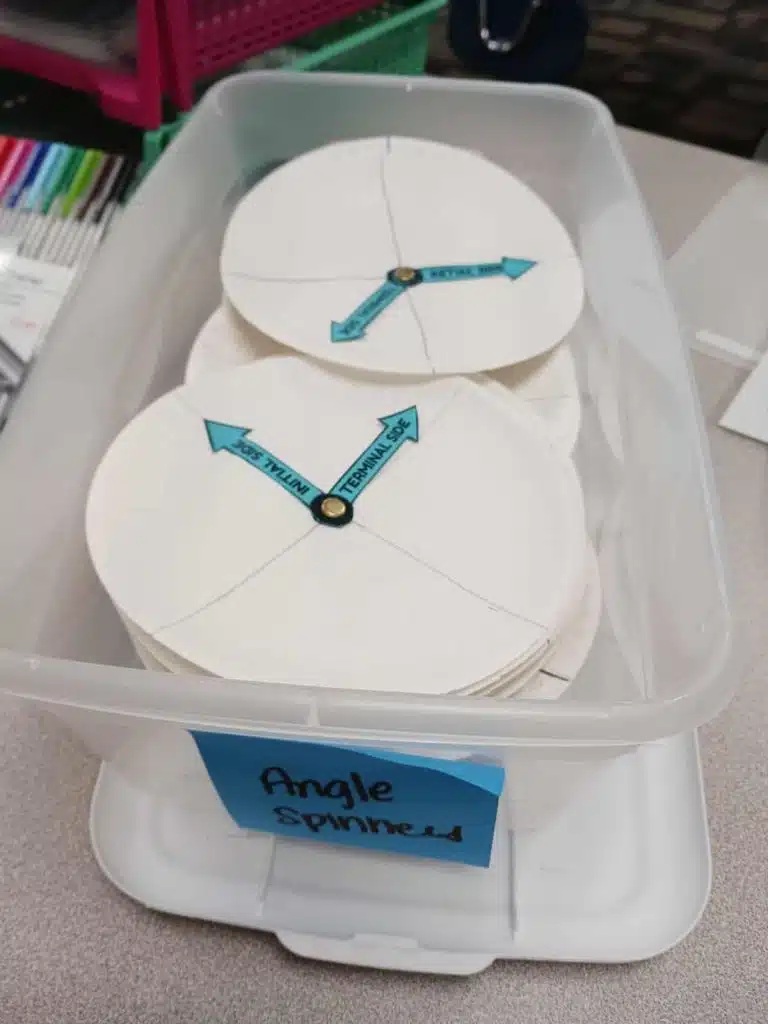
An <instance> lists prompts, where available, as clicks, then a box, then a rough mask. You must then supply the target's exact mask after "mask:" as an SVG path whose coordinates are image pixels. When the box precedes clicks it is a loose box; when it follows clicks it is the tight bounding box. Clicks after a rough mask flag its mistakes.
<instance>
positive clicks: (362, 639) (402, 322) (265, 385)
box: [86, 137, 601, 699]
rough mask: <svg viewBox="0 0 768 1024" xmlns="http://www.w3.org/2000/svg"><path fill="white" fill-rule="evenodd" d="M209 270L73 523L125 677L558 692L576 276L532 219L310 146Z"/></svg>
mask: <svg viewBox="0 0 768 1024" xmlns="http://www.w3.org/2000/svg"><path fill="white" fill-rule="evenodd" d="M457 195H461V197H462V201H461V203H458V204H457V202H456V196H457ZM220 269H221V281H222V289H223V297H222V302H221V305H220V307H219V308H218V309H217V310H216V311H215V312H214V313H213V315H212V316H211V317H210V319H209V320H208V322H207V323H206V324H205V325H204V326H203V328H202V330H201V331H200V333H199V335H198V336H197V337H196V338H192V337H191V338H190V339H189V342H190V353H189V359H188V363H187V368H186V378H185V381H184V383H183V384H182V385H181V386H180V387H177V388H176V389H175V390H173V391H170V392H169V393H167V394H165V395H164V396H163V397H161V398H160V399H159V400H157V401H156V402H155V403H154V404H152V405H150V406H149V407H147V408H146V409H144V410H143V411H141V412H140V413H139V414H138V415H137V416H136V417H135V418H134V419H133V420H132V421H131V422H130V423H128V425H127V426H126V427H125V428H124V429H123V430H122V432H121V433H120V434H119V435H118V436H117V438H116V439H115V440H114V441H113V443H112V444H111V445H110V447H109V449H108V450H107V451H106V453H105V454H104V456H103V458H102V460H101V462H100V465H99V466H98V469H97V471H96V473H95V476H94V478H93V482H92V485H91V489H90V494H89V498H88V503H87V509H86V537H87V543H88V547H89V551H90V555H91V559H92V562H93V565H94V567H95V569H96V572H97V574H98V576H99V578H100V580H101V583H102V585H103V586H104V588H105V590H106V591H107V593H108V595H109V597H110V599H111V601H112V602H113V604H114V606H115V607H116V609H117V610H118V612H119V613H120V615H121V617H122V619H123V621H124V623H125V625H126V628H127V629H128V631H129V633H130V635H131V638H132V640H133V643H134V645H135V648H136V651H137V653H138V655H139V657H140V658H141V659H142V661H143V663H144V664H145V665H146V666H147V667H148V668H151V669H153V670H161V671H167V672H171V673H181V674H187V673H194V674H202V675H209V676H222V677H226V678H234V679H243V680H254V681H258V682H269V683H273V684H280V685H283V686H296V685H301V686H314V687H333V688H352V689H355V690H367V691H375V692H389V693H393V692H395V693H403V692H407V693H412V694H420V695H432V696H439V695H447V694H452V695H463V696H467V697H471V696H492V697H496V698H498V699H505V698H513V697H516V696H518V695H524V696H525V697H526V698H541V699H553V698H557V697H559V696H561V695H562V694H563V692H564V691H565V689H566V688H567V687H568V685H569V683H570V682H571V681H572V680H573V678H574V677H575V676H576V674H577V673H578V672H579V669H580V668H581V666H582V665H583V664H584V662H585V660H586V657H587V654H588V652H589V650H590V647H591V645H592V642H593V639H594V637H595V634H596V632H597V627H598V622H599V619H600V614H601V588H600V579H599V574H598V571H597V566H596V559H595V555H594V551H593V550H592V548H591V545H590V543H589V541H588V539H587V531H586V527H585V518H584V502H583V496H582V488H581V482H580V479H579V476H578V474H577V472H576V469H575V467H574V463H573V461H572V457H571V455H572V451H573V448H574V445H575V443H576V439H577V435H578V431H579V425H580V414H581V405H580V397H579V388H578V383H577V377H576V371H575V366H574V360H573V357H572V354H571V351H570V348H569V341H568V339H569V334H570V333H571V331H572V328H573V327H574V325H575V323H576V321H577V320H578V318H579V315H580V312H581V309H582V304H583V299H584V286H583V279H582V268H581V265H580V261H579V258H578V256H577V253H576V250H575V248H574V245H573V243H572V240H571V238H570V237H569V235H568V233H567V231H566V229H565V228H564V226H563V225H562V224H561V223H560V221H559V220H558V219H557V217H556V216H555V214H554V213H553V211H552V210H551V209H550V208H549V207H548V206H547V205H546V204H545V203H544V201H543V200H542V199H541V198H540V197H539V196H538V195H537V194H535V193H534V192H533V191H532V190H531V189H530V188H529V187H528V186H526V185H524V184H523V183H522V182H521V181H520V180H518V179H517V178H515V177H514V176H512V175H511V174H509V173H508V172H507V171H505V170H503V169H502V168H501V167H499V166H497V165H495V164H493V163H491V162H490V161H489V160H487V159H485V158H484V157H482V156H480V155H478V154H477V153H473V152H469V151H465V150H461V149H457V148H453V147H449V146H445V145H441V144H437V143H434V142H427V141H422V140H418V139H405V138H397V137H394V138H389V137H387V138H367V139H360V140H356V141H351V142H343V143H336V144H333V145H329V146H325V147H323V148H321V149H317V150H314V151H311V152H309V153H305V154H304V155H302V156H300V157H299V158H297V159H295V160H292V161H290V162H289V163H286V164H284V165H283V166H281V167H279V168H278V169H277V170H275V171H273V172H272V173H271V174H270V175H269V176H267V177H266V178H264V179H263V180H262V181H260V182H259V184H258V185H256V186H255V187H254V188H253V189H252V190H251V191H250V192H249V193H248V194H247V195H246V196H245V197H244V198H243V199H242V201H241V202H240V204H239V205H238V207H237V208H236V209H235V211H234V213H233V215H232V218H231V221H230V223H229V226H228V229H227V231H226V234H225V237H224V241H223V247H222V251H221V259H220Z"/></svg>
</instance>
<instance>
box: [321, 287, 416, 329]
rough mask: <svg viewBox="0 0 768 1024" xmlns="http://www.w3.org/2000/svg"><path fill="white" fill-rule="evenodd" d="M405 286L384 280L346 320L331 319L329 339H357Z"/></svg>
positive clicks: (400, 293)
mask: <svg viewBox="0 0 768 1024" xmlns="http://www.w3.org/2000/svg"><path fill="white" fill-rule="evenodd" d="M404 291H405V288H404V287H403V286H402V285H400V284H396V283H395V282H394V281H389V280H387V281H385V282H384V284H382V285H381V286H380V287H379V288H377V289H376V291H375V292H374V293H373V295H369V296H368V298H367V299H365V300H364V301H363V302H361V303H360V305H359V306H358V307H357V309H356V310H355V311H354V312H353V313H350V315H349V316H348V317H347V319H346V320H342V322H341V323H337V322H336V321H335V320H333V321H331V341H357V339H358V338H362V337H363V335H364V334H365V329H366V327H367V326H368V324H370V323H371V321H373V320H375V319H376V317H377V316H378V315H379V313H382V312H383V311H384V310H385V309H386V308H387V306H390V305H391V304H392V303H393V302H394V301H395V299H396V298H397V297H398V295H402V293H403V292H404Z"/></svg>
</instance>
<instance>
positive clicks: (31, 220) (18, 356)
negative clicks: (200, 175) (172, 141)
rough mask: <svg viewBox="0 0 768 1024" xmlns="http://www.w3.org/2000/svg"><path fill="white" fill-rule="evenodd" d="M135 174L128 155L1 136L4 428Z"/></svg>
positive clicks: (0, 399) (0, 396)
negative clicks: (63, 307) (62, 310)
mask: <svg viewBox="0 0 768 1024" xmlns="http://www.w3.org/2000/svg"><path fill="white" fill-rule="evenodd" d="M136 170H137V165H136V162H135V161H133V160H131V159H130V158H128V157H125V156H120V155H114V154H109V153H104V152H102V151H100V150H95V149H90V150H86V149H80V148H78V147H75V146H68V145H65V144H63V143H47V142H35V141H33V140H31V139H21V138H13V137H10V136H0V428H1V427H2V426H3V424H4V422H5V420H6V419H7V416H8V415H9V413H10V408H11V403H12V401H13V399H14V398H15V397H16V395H17V394H18V392H19V390H20V388H21V385H22V383H23V381H24V379H25V377H26V374H27V372H28V371H29V368H30V366H31V364H32V362H33V360H34V357H35V355H36V354H37V352H38V350H39V348H40V346H41V344H42V343H43V341H44V340H45V337H46V335H47V333H48V330H49V328H50V326H51V323H52V321H53V319H54V318H55V316H56V314H57V313H58V311H59V308H60V307H61V305H62V303H63V301H64V299H65V297H66V295H67V294H68V292H69V291H70V289H71V287H72V285H73V283H74V281H75V279H76V276H77V273H78V272H79V271H81V270H82V269H83V268H84V267H86V266H87V264H88V262H89V260H90V259H91V257H92V256H93V253H94V252H95V251H96V249H97V247H98V245H99V243H100V241H101V239H102V238H103V236H104V234H105V232H106V231H107V230H108V228H109V226H110V224H111V223H112V221H113V219H114V217H115V215H116V214H117V212H118V211H119V209H120V208H121V204H122V203H123V202H124V200H125V198H126V195H127V193H128V191H129V189H130V187H131V186H132V184H133V181H134V178H135V174H136Z"/></svg>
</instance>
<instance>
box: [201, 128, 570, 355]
mask: <svg viewBox="0 0 768 1024" xmlns="http://www.w3.org/2000/svg"><path fill="white" fill-rule="evenodd" d="M503 258H509V259H512V260H528V261H533V262H535V266H534V267H533V268H532V269H529V270H528V271H527V272H526V273H524V274H523V275H522V276H520V277H518V278H517V279H510V278H508V277H505V276H503V275H502V276H493V277H486V278H483V279H473V280H461V281H458V282H456V281H454V282H450V283H444V282H441V283H437V284H427V283H422V284H419V285H417V286H416V287H412V288H408V289H406V290H405V291H404V292H403V293H402V294H401V295H400V296H399V297H398V298H396V299H395V300H394V301H393V302H392V304H391V305H389V306H388V307H387V308H386V310H385V311H384V312H382V313H381V314H380V315H379V316H377V317H376V318H375V319H373V320H372V321H371V322H370V323H369V324H368V325H367V327H366V328H365V333H364V336H363V337H361V338H359V339H357V340H350V341H336V342H334V341H332V339H331V326H332V323H334V322H336V323H344V321H345V320H347V319H348V318H349V317H350V315H351V314H352V313H353V312H354V311H355V309H356V308H357V307H358V306H360V304H361V303H363V302H364V301H365V300H366V299H367V298H369V297H370V296H371V295H372V293H373V292H374V291H375V290H376V289H377V288H379V286H381V285H382V284H383V283H384V282H385V280H386V275H387V274H388V273H389V272H390V271H393V270H394V269H395V268H397V267H413V268H417V269H421V268H425V267H436V266H439V267H443V266H456V265H459V266H464V265H469V264H492V263H498V262H499V261H501V260H502V259H503ZM221 272H222V280H223V283H224V290H225V293H226V295H227V297H228V298H229V300H230V301H231V302H232V304H233V305H234V306H235V308H236V309H237V310H238V311H239V312H240V313H241V314H242V315H243V317H244V318H245V319H246V320H247V321H248V322H249V323H251V324H253V325H254V326H255V327H257V328H258V329H259V330H261V331H263V332H264V333H266V334H267V335H268V336H269V337H271V338H274V339H275V340H277V341H279V342H280V343H282V344H285V345H289V346H292V347H293V348H296V349H298V350H300V351H302V352H305V353H307V354H308V355H312V356H315V357H316V358H318V359H322V360H327V361H330V362H336V363H341V364H343V365H346V366H352V367H358V368H361V369H368V370H374V371H379V372H390V373H402V374H450V373H472V372H476V371H480V370H487V369H492V368H496V367H500V366H508V365H510V364H512V363H516V362H521V361H523V360H526V359H531V358H532V357H534V356H537V355H540V354H541V353H543V352H546V351H548V350H549V349H551V348H553V347H554V346H555V345H556V344H557V343H558V342H559V341H561V340H562V338H563V337H565V335H566V334H567V333H568V331H569V330H570V329H571V327H572V326H573V324H574V323H575V321H576V320H577V319H578V316H579V313H580V311H581V307H582V302H583V293H584V288H583V280H582V273H581V266H580V263H579V260H578V257H577V255H576V252H575V250H574V248H573V245H572V243H571V240H570V238H569V236H568V233H567V232H566V230H565V228H564V227H563V225H562V224H561V223H560V221H559V220H558V219H557V217H556V216H555V215H554V213H553V212H552V211H551V210H550V209H549V207H548V206H547V205H546V204H545V203H544V202H543V201H542V200H541V199H540V198H539V197H538V196H537V195H536V194H535V193H534V192H532V191H531V190H530V189H529V188H528V187H527V186H526V185H524V184H523V183H522V182H521V181H519V180H518V179H516V178H514V177H513V176H512V175H510V174H508V173H507V172H506V171H504V170H502V169H501V168H500V167H498V166H496V165H495V164H492V163H490V161H488V160H486V159H485V158H484V157H482V156H479V155H478V154H476V153H469V152H467V151H465V150H461V149H456V148H453V147H450V146H444V145H440V144H437V143H434V142H427V141H423V140H417V139H403V138H376V139H365V140H359V141H355V142H344V143H336V144H334V145H331V146H326V147H324V148H322V149H318V150H314V151H312V152H310V153H307V154H305V155H304V156H302V157H300V158H298V159H296V160H293V161H291V162H290V163H288V164H286V165H284V166H283V167H281V168H280V169H279V170H277V171H275V172H274V173H273V174H271V175H269V177H267V178H266V179H264V181H262V182H261V183H260V184H259V185H257V186H256V187H255V188H254V189H253V190H252V191H251V192H250V193H249V194H248V195H246V196H245V198H244V199H243V200H242V201H241V203H240V205H239V206H238V207H237V209H236V210H235V213H234V215H233V217H232V220H231V222H230V225H229V228H228V230H227V233H226V237H225V239H224V246H223V250H222V258H221Z"/></svg>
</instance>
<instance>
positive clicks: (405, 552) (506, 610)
mask: <svg viewBox="0 0 768 1024" xmlns="http://www.w3.org/2000/svg"><path fill="white" fill-rule="evenodd" d="M352 524H353V525H354V526H356V527H357V528H358V529H359V530H363V531H364V532H365V533H367V534H369V535H370V536H371V537H376V539H377V540H380V541H381V542H382V544H386V545H387V546H388V547H390V548H394V550H395V551H399V552H400V554H401V555H405V556H406V558H410V559H411V561H413V562H417V563H418V564H419V565H422V566H423V567H424V568H425V569H428V570H429V571H430V572H432V573H434V574H435V576H440V577H441V578H442V579H444V580H447V581H448V582H449V583H452V584H453V585H454V586H455V587H458V588H459V590H463V591H464V593H465V594H469V595H470V597H475V598H477V600H478V601H482V603H483V604H484V605H485V606H486V607H488V608H492V609H493V610H494V611H497V612H504V613H505V614H506V615H509V616H511V617H512V618H513V619H520V620H521V621H522V622H527V623H528V624H529V625H531V626H537V627H538V628H539V629H541V630H543V631H544V632H545V633H546V632H547V627H546V626H545V625H544V623H543V622H536V620H535V619H529V618H528V616H527V615H521V614H520V612H513V611H512V610H511V609H510V608H505V607H504V605H503V604H497V603H496V602H495V601H490V600H489V599H488V598H487V597H483V595H482V594H478V593H477V591H475V590H470V588H469V587H465V586H464V584H463V583H460V582H459V581H458V580H455V579H454V578H453V577H452V576H449V575H448V573H446V572H443V571H442V569H436V568H435V566H434V565H430V564H429V562H425V561H424V559H423V558H419V556H418V555H414V554H413V552H412V551H408V549H407V548H403V547H401V546H400V545H399V544H396V543H395V542H394V541H392V540H388V539H387V538H386V537H383V536H382V535H381V534H380V533H376V531H375V530H372V529H371V528H370V526H365V525H364V524H363V523H361V522H360V521H359V520H358V519H353V520H352Z"/></svg>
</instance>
